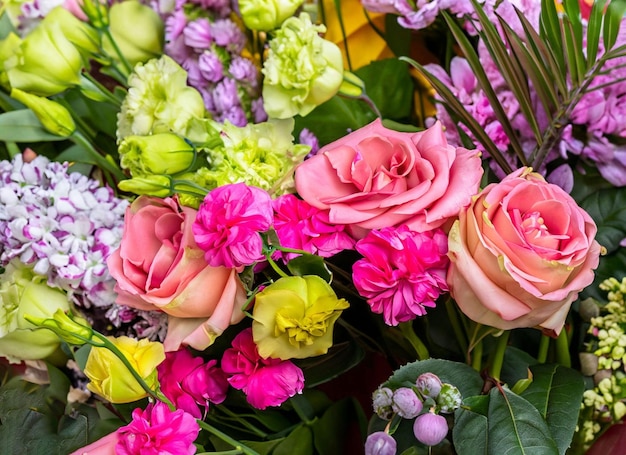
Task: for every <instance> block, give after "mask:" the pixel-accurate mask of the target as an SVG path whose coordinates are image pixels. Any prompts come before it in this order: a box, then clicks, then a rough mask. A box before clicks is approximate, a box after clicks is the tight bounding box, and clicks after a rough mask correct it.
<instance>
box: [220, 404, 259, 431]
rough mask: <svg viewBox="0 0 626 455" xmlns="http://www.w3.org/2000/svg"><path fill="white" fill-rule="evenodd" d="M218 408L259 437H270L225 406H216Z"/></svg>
mask: <svg viewBox="0 0 626 455" xmlns="http://www.w3.org/2000/svg"><path fill="white" fill-rule="evenodd" d="M216 408H217V409H219V410H220V411H221V412H223V413H224V414H226V415H227V416H229V417H231V418H233V419H235V420H236V421H237V422H238V423H239V424H240V425H241V426H243V427H246V428H247V429H248V430H250V431H251V432H252V433H254V434H256V435H257V436H259V437H261V438H267V436H268V434H267V433H265V432H264V431H262V430H261V429H259V428H258V427H256V426H255V425H253V424H251V423H250V422H248V421H247V420H245V419H242V418H241V417H240V416H239V414H236V413H234V412H233V411H231V410H230V409H228V408H227V407H225V406H220V405H216Z"/></svg>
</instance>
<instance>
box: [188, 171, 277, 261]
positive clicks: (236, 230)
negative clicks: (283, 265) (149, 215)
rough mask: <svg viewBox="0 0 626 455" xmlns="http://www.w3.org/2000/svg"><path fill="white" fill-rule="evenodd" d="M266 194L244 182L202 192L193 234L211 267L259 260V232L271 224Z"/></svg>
mask: <svg viewBox="0 0 626 455" xmlns="http://www.w3.org/2000/svg"><path fill="white" fill-rule="evenodd" d="M272 221H273V212H272V199H271V198H270V195H269V194H268V193H267V192H266V191H264V190H262V189H260V188H256V187H253V186H248V185H246V184H245V183H234V184H231V185H224V186H220V187H218V188H215V189H214V190H212V191H211V192H210V193H209V194H207V195H206V197H205V198H204V201H203V202H202V204H201V205H200V208H199V210H198V215H197V216H196V221H195V222H194V224H193V234H194V238H195V240H196V243H197V244H198V246H199V247H200V248H202V249H203V250H204V251H205V259H206V261H207V262H208V263H209V264H210V265H212V266H220V265H223V266H226V267H241V266H246V265H251V264H253V263H255V262H257V261H260V260H262V259H263V254H262V251H263V241H262V239H261V236H260V235H259V232H264V231H267V230H268V229H269V228H270V226H271V225H272Z"/></svg>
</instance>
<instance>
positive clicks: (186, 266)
mask: <svg viewBox="0 0 626 455" xmlns="http://www.w3.org/2000/svg"><path fill="white" fill-rule="evenodd" d="M195 218H196V210H194V209H192V208H189V207H182V206H179V204H178V203H177V201H176V200H174V199H171V198H166V199H160V198H156V197H149V196H140V197H138V198H137V199H135V201H134V202H133V203H132V204H131V205H130V207H129V208H128V210H127V211H126V215H125V218H124V233H123V237H122V241H121V243H120V247H119V248H118V250H117V251H115V252H114V253H113V254H111V256H109V259H108V261H107V265H108V267H109V271H110V273H111V275H112V276H113V278H115V280H116V281H117V282H116V285H115V291H116V292H117V293H118V297H117V303H119V304H123V305H128V306H130V307H133V308H138V309H141V310H161V311H164V312H165V313H167V314H168V315H169V322H168V332H167V337H166V339H165V343H164V345H165V349H166V350H167V351H175V350H177V349H178V348H179V347H180V346H181V344H185V345H189V346H191V347H193V348H196V349H200V350H201V349H205V348H206V347H207V346H209V345H210V344H211V343H212V342H213V340H214V339H215V337H216V336H218V335H219V334H221V333H222V332H223V331H224V330H225V329H226V328H227V327H228V326H229V325H230V324H234V323H237V322H239V321H241V320H242V319H243V317H244V314H243V312H242V311H241V308H242V306H243V304H244V303H245V300H246V295H245V291H244V289H243V285H242V283H241V281H240V280H239V277H238V275H237V273H236V271H235V269H232V268H226V267H211V266H209V264H207V262H206V261H205V259H204V252H203V251H202V250H201V249H200V248H198V246H197V245H196V243H195V241H194V238H193V232H192V230H191V228H192V224H193V221H194V220H195Z"/></svg>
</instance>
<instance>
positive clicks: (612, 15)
mask: <svg viewBox="0 0 626 455" xmlns="http://www.w3.org/2000/svg"><path fill="white" fill-rule="evenodd" d="M624 13H626V0H611V1H610V2H609V4H608V6H607V8H606V13H605V15H604V23H603V28H602V38H603V40H604V49H605V50H606V51H608V50H609V49H611V48H612V47H613V45H614V44H615V42H616V41H617V34H618V33H619V28H620V26H621V24H622V19H623V17H624Z"/></svg>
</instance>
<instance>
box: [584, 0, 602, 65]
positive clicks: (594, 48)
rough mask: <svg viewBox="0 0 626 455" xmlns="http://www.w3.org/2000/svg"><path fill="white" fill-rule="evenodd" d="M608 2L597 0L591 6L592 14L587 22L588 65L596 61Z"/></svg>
mask: <svg viewBox="0 0 626 455" xmlns="http://www.w3.org/2000/svg"><path fill="white" fill-rule="evenodd" d="M605 5H606V0H595V1H594V2H593V5H592V6H591V13H590V14H589V19H588V22H587V62H588V65H590V64H593V62H595V61H596V56H597V55H598V44H599V43H600V34H601V33H602V18H603V13H604V7H605Z"/></svg>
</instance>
